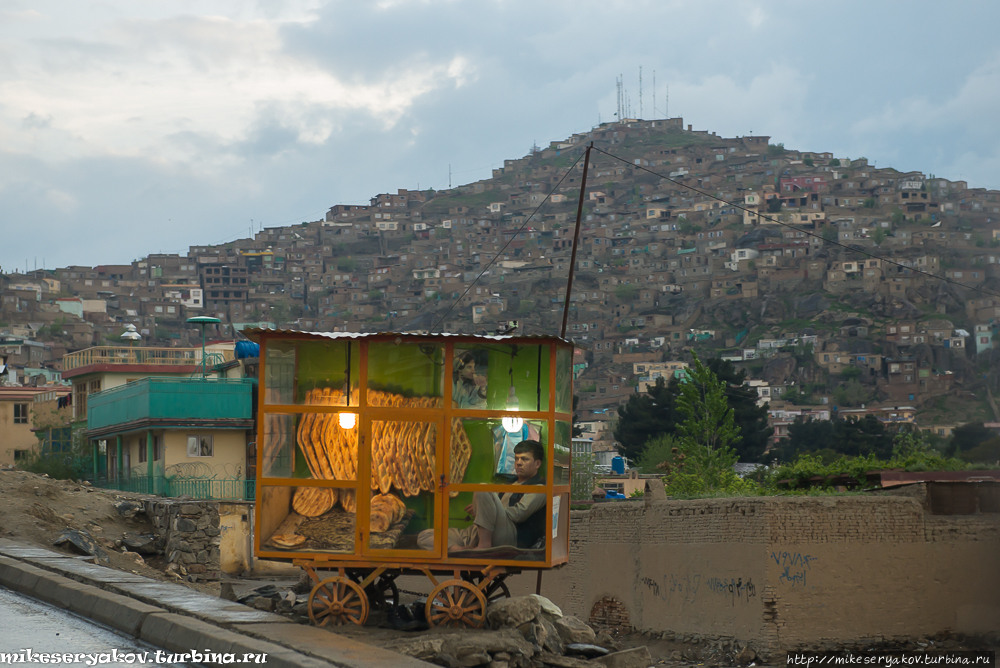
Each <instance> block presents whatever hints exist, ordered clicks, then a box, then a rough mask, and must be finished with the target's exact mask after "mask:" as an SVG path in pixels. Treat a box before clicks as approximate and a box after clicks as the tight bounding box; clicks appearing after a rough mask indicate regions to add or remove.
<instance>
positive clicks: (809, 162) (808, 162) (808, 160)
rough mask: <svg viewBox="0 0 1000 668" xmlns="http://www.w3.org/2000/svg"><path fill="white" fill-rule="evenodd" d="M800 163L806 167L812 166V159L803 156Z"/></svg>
mask: <svg viewBox="0 0 1000 668" xmlns="http://www.w3.org/2000/svg"><path fill="white" fill-rule="evenodd" d="M802 164H804V165H805V166H806V167H812V166H813V159H812V158H805V159H804V160H803V161H802Z"/></svg>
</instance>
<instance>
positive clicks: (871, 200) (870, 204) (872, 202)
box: [861, 197, 878, 209]
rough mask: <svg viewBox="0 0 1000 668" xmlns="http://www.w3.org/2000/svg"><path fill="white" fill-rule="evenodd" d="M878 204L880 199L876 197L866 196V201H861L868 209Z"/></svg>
mask: <svg viewBox="0 0 1000 668" xmlns="http://www.w3.org/2000/svg"><path fill="white" fill-rule="evenodd" d="M877 205H878V200H877V199H875V198H874V197H867V198H865V201H864V202H862V203H861V206H863V207H865V208H866V209H874V208H875V207H876V206H877Z"/></svg>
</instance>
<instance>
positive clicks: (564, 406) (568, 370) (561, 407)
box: [556, 346, 573, 413]
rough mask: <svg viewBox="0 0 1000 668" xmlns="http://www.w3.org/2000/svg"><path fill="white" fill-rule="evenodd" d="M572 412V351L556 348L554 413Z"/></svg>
mask: <svg viewBox="0 0 1000 668" xmlns="http://www.w3.org/2000/svg"><path fill="white" fill-rule="evenodd" d="M572 411H573V349H572V348H567V347H566V346H559V347H558V348H556V412H557V413H570V412H572Z"/></svg>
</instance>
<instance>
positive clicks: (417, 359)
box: [368, 341, 444, 405]
mask: <svg viewBox="0 0 1000 668" xmlns="http://www.w3.org/2000/svg"><path fill="white" fill-rule="evenodd" d="M368 390H369V393H368V402H369V403H370V404H373V405H383V404H381V403H380V402H379V398H378V397H377V396H374V393H375V392H386V393H390V394H398V395H402V396H403V397H406V398H418V397H441V396H444V347H443V346H442V345H440V344H433V343H400V344H396V343H395V342H393V341H385V342H373V343H371V344H369V346H368Z"/></svg>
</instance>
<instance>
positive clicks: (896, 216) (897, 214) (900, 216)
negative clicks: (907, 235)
mask: <svg viewBox="0 0 1000 668" xmlns="http://www.w3.org/2000/svg"><path fill="white" fill-rule="evenodd" d="M905 220H906V214H905V213H903V212H902V211H901V210H900V209H896V210H895V211H893V212H892V225H893V227H898V226H899V225H902V224H903V221H905Z"/></svg>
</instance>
